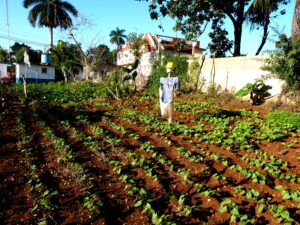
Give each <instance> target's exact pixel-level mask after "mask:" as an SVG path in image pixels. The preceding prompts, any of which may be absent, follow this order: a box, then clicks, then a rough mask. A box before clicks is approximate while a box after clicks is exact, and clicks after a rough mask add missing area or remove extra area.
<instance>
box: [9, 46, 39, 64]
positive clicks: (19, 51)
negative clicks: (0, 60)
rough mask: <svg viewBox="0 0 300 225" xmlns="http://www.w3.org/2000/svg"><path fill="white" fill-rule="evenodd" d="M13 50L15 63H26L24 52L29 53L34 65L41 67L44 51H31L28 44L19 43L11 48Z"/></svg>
mask: <svg viewBox="0 0 300 225" xmlns="http://www.w3.org/2000/svg"><path fill="white" fill-rule="evenodd" d="M10 48H11V50H12V53H11V54H12V56H13V61H15V62H17V63H23V62H24V52H25V51H27V53H28V55H29V58H30V62H31V63H32V64H36V65H39V64H40V62H41V54H42V51H40V50H33V49H31V48H30V47H29V46H28V45H26V44H24V43H23V44H20V43H18V42H15V43H14V45H12V46H11V47H10Z"/></svg>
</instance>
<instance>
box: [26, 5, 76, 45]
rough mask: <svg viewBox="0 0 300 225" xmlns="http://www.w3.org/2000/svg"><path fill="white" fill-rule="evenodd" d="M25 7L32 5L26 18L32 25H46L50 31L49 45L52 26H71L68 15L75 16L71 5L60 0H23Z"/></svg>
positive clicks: (51, 38)
mask: <svg viewBox="0 0 300 225" xmlns="http://www.w3.org/2000/svg"><path fill="white" fill-rule="evenodd" d="M23 6H24V7H25V8H29V7H32V8H31V9H30V11H29V15H28V20H29V22H30V24H31V25H32V26H35V25H36V24H38V26H39V27H43V26H44V27H48V28H49V31H50V40H49V45H50V47H51V46H52V45H53V28H56V27H61V28H62V29H67V28H68V27H70V26H72V19H71V17H70V15H73V16H77V15H78V12H77V10H76V9H75V7H74V6H73V5H71V4H70V3H68V2H66V1H61V0H23Z"/></svg>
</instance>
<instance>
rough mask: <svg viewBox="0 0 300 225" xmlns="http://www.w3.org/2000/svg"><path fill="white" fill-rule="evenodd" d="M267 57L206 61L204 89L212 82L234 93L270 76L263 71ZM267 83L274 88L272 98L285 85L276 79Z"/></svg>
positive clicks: (203, 71)
mask: <svg viewBox="0 0 300 225" xmlns="http://www.w3.org/2000/svg"><path fill="white" fill-rule="evenodd" d="M266 57H268V56H241V57H229V58H216V59H211V58H208V59H205V60H204V64H203V67H202V70H201V76H202V77H203V78H204V80H205V84H204V87H208V86H209V85H210V83H211V82H214V83H215V84H216V85H217V86H218V85H220V86H221V88H222V89H224V90H225V89H226V90H228V91H230V92H232V93H234V92H236V91H238V90H239V89H240V88H242V87H243V86H245V85H246V84H247V83H253V82H254V81H255V80H256V79H259V78H262V76H263V75H267V74H268V72H267V71H263V70H262V69H261V66H262V65H263V64H264V60H265V59H266ZM200 65H201V59H200ZM265 83H266V84H267V85H270V86H272V89H271V90H270V91H269V92H270V93H271V95H272V96H273V95H278V94H279V93H280V91H281V89H282V85H283V82H282V81H281V80H279V79H274V78H272V79H267V80H266V82H265Z"/></svg>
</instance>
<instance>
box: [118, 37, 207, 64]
mask: <svg viewBox="0 0 300 225" xmlns="http://www.w3.org/2000/svg"><path fill="white" fill-rule="evenodd" d="M143 39H145V42H146V44H145V46H144V47H143V49H142V50H143V54H149V53H151V55H153V56H156V57H159V56H160V55H163V54H174V55H182V56H187V57H189V58H194V57H199V56H200V55H201V54H202V52H203V51H204V50H205V49H203V48H200V41H186V40H185V39H181V38H175V37H169V36H164V35H158V34H154V35H152V34H150V33H147V34H145V35H144V36H143ZM134 60H135V59H134V56H133V54H132V53H131V49H130V45H129V43H126V44H125V45H122V47H121V49H119V50H118V52H117V65H118V66H127V65H130V64H132V63H133V62H134Z"/></svg>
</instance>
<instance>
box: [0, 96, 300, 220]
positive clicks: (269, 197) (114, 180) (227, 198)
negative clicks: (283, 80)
mask: <svg viewBox="0 0 300 225" xmlns="http://www.w3.org/2000/svg"><path fill="white" fill-rule="evenodd" d="M157 102H158V101H157V100H156V99H154V98H151V97H140V96H139V97H131V98H128V99H123V100H122V101H110V102H104V101H92V102H89V103H85V104H82V103H70V104H66V105H64V106H63V107H61V106H51V107H48V108H44V107H43V108H39V107H36V108H32V113H31V114H30V117H28V120H26V121H27V124H26V126H27V131H26V132H27V133H26V132H25V134H24V135H25V136H26V137H28V139H26V138H25V140H26V142H22V143H23V144H24V146H26V147H27V148H26V150H25V151H23V152H22V151H21V149H20V150H19V157H21V158H22V157H23V160H24V164H25V165H26V167H24V170H26V175H25V178H24V180H25V181H26V182H25V183H26V185H34V186H37V188H35V189H34V190H28V191H27V194H26V193H25V194H26V195H28V196H29V197H27V198H26V199H27V201H29V202H31V204H29V205H28V208H26V209H22V210H23V211H22V212H23V213H24V212H26V213H24V215H26V217H24V218H22V215H21V214H20V213H19V214H18V215H19V216H18V217H17V218H16V217H13V216H12V215H11V214H9V210H11V209H10V207H9V204H11V203H10V201H9V199H7V198H6V197H5V196H4V195H1V201H5V202H7V203H8V204H7V205H8V206H7V207H5V206H3V212H2V214H0V221H1V222H2V221H3V223H4V224H5V223H14V222H17V221H16V220H21V219H23V220H25V221H26V222H27V223H40V224H43V223H44V224H46V223H48V224H53V223H58V224H67V223H71V222H72V223H76V224H93V223H95V224H228V223H232V224H235V223H239V224H299V221H300V172H299V164H297V162H299V156H300V154H299V151H298V150H299V149H300V146H299V143H300V138H299V133H296V132H294V131H292V130H290V129H289V127H280V129H277V128H276V127H274V126H272V125H270V124H268V123H266V122H265V121H264V120H263V119H262V118H260V117H259V115H258V114H257V113H255V112H252V111H247V110H237V109H235V110H231V109H230V108H227V109H224V108H220V107H218V106H216V105H214V106H213V105H211V104H210V103H208V102H199V101H195V100H193V101H188V100H187V99H184V100H183V99H178V102H177V103H176V106H175V108H176V112H175V117H174V123H172V124H169V123H168V122H167V120H166V119H165V118H162V117H161V116H160V115H159V110H158V105H157ZM46 112H47V113H46ZM23 118H24V116H23ZM16 121H17V120H16ZM2 122H3V120H2ZM19 122H22V120H19ZM28 127H29V128H30V129H28ZM11 129H15V130H16V129H17V125H14V126H12V127H11ZM18 130H19V131H20V129H18ZM30 132H32V133H30ZM19 135H20V137H21V135H22V134H21V133H20V132H19ZM2 136H3V135H2ZM30 137H34V138H30ZM292 140H293V142H291V141H292ZM291 143H293V145H292V146H290V145H289V144H291ZM274 146H275V148H274V149H275V150H276V151H273V149H272V147H274ZM278 149H281V150H280V151H278ZM1 151H3V152H1V156H2V155H3V156H4V155H5V154H8V152H6V151H8V150H6V149H1ZM282 153H284V154H282ZM14 156H17V154H15V155H14ZM297 158H298V159H297ZM25 159H26V160H25ZM25 162H26V163H25ZM46 175H47V176H46ZM1 176H4V173H2V174H1ZM15 176H16V175H15ZM23 176H24V175H23ZM3 187H6V186H3ZM54 187H55V188H54ZM6 191H7V192H8V193H10V194H12V193H13V192H12V191H10V190H6ZM13 210H14V212H17V211H18V208H16V207H15V208H14V209H13ZM76 215H77V217H76ZM78 215H80V216H78Z"/></svg>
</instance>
